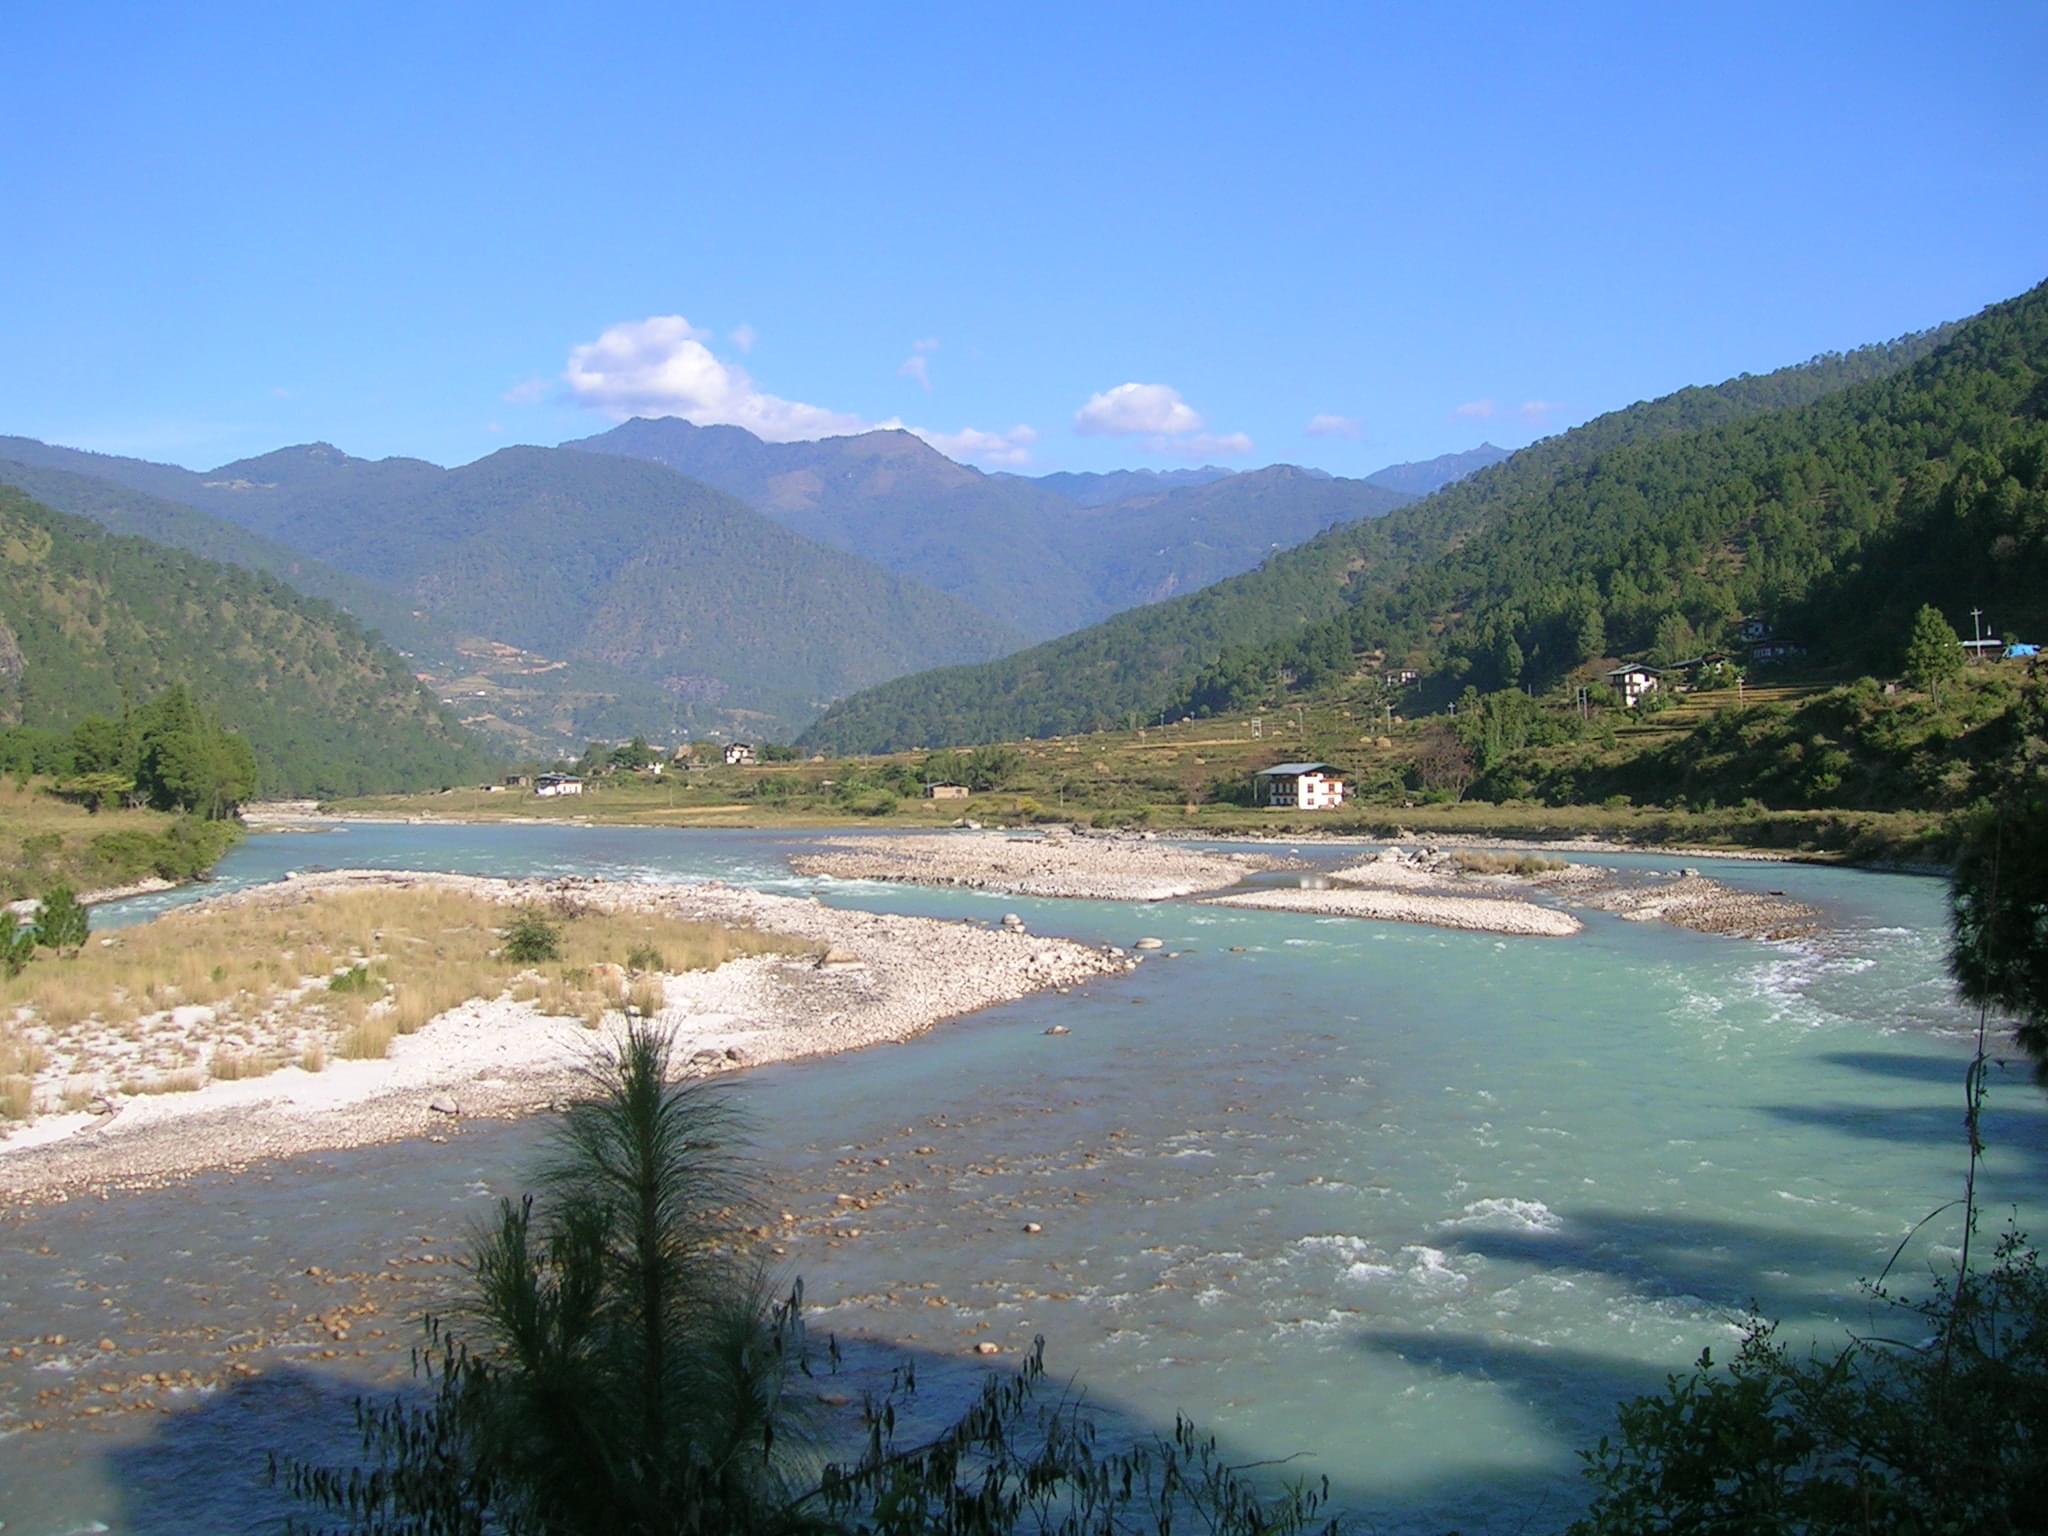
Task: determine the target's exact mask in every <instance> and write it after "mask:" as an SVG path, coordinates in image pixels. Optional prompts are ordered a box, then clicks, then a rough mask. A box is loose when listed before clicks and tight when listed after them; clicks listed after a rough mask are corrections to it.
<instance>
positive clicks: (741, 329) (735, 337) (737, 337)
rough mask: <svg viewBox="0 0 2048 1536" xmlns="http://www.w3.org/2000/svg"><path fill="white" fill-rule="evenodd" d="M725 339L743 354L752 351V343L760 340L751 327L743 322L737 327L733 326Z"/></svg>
mask: <svg viewBox="0 0 2048 1536" xmlns="http://www.w3.org/2000/svg"><path fill="white" fill-rule="evenodd" d="M726 337H727V339H728V340H730V341H731V342H732V344H733V345H734V346H736V347H738V348H739V349H740V351H741V352H742V353H743V354H744V353H747V352H751V351H753V350H754V343H755V342H756V341H757V340H759V339H760V338H759V337H758V336H757V335H756V334H755V332H754V328H753V327H752V326H751V325H748V324H747V323H746V322H745V321H744V320H743V321H741V322H740V323H739V324H738V325H736V326H734V327H733V328H732V329H731V330H730V331H727V332H726Z"/></svg>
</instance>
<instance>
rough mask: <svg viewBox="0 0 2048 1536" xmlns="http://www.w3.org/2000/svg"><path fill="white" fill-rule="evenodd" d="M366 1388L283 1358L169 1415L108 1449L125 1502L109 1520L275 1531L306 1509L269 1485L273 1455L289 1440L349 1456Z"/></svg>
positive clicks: (165, 1527) (161, 1533) (128, 1525)
mask: <svg viewBox="0 0 2048 1536" xmlns="http://www.w3.org/2000/svg"><path fill="white" fill-rule="evenodd" d="M361 1390H362V1388H361V1386H360V1384H358V1383H355V1382H351V1381H349V1380H347V1379H346V1378H344V1377H341V1376H339V1375H336V1374H334V1373H332V1372H326V1371H318V1370H312V1369H309V1368H307V1367H305V1366H301V1365H283V1366H277V1367H274V1368H272V1369H270V1370H268V1371H265V1372H264V1373H263V1374H262V1375H260V1376H251V1377H247V1378H243V1379H241V1380H238V1381H236V1382H234V1383H233V1384H232V1385H230V1386H225V1387H222V1388H221V1389H220V1390H219V1391H218V1392H215V1393H214V1394H212V1395H211V1396H210V1397H208V1398H207V1399H206V1400H205V1401H204V1402H203V1403H201V1404H199V1405H198V1406H197V1407H193V1408H188V1409H184V1410H182V1411H180V1412H175V1413H169V1414H166V1415H164V1416H163V1418H162V1419H161V1420H160V1421H159V1426H158V1428H157V1430H156V1432H155V1433H154V1434H152V1435H150V1436H148V1437H147V1438H146V1439H142V1440H139V1441H131V1442H125V1443H123V1444H120V1445H117V1446H115V1447H114V1448H113V1449H112V1450H110V1451H109V1452H108V1453H107V1456H106V1471H107V1476H108V1480H109V1482H110V1483H111V1484H112V1485H113V1490H114V1495H115V1499H116V1501H117V1509H118V1512H117V1513H116V1514H115V1515H114V1517H113V1518H112V1520H111V1521H110V1522H109V1524H110V1525H111V1527H112V1529H113V1530H116V1531H121V1532H133V1533H136V1536H173V1533H180V1536H182V1533H185V1532H198V1531H207V1532H220V1533H222V1536H227V1533H242V1532H246V1533H249V1536H256V1533H259V1532H260V1533H264V1536H273V1533H275V1532H278V1531H280V1530H282V1529H283V1528H284V1523H285V1521H286V1520H287V1518H289V1517H290V1516H292V1515H294V1514H297V1515H299V1516H300V1518H302V1519H303V1518H304V1517H305V1514H306V1509H307V1506H304V1505H300V1504H297V1503H295V1502H294V1501H293V1500H292V1499H290V1498H289V1497H288V1496H286V1495H285V1494H284V1492H283V1491H282V1490H280V1489H276V1488H272V1487H271V1486H270V1483H269V1477H268V1458H269V1454H270V1452H271V1451H272V1450H284V1449H287V1445H286V1443H285V1441H286V1437H290V1443H289V1448H290V1449H292V1450H296V1451H298V1452H300V1453H302V1454H305V1455H306V1456H308V1458H309V1459H313V1460H332V1461H334V1462H337V1463H341V1462H345V1461H347V1460H349V1459H350V1458H351V1457H352V1456H353V1453H354V1452H355V1451H356V1449H357V1446H358V1441H357V1436H356V1433H355V1428H354V1411H353V1405H354V1402H355V1399H356V1396H357V1394H358V1392H360V1391H361Z"/></svg>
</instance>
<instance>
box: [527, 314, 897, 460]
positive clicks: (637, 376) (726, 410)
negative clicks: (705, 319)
mask: <svg viewBox="0 0 2048 1536" xmlns="http://www.w3.org/2000/svg"><path fill="white" fill-rule="evenodd" d="M704 339H705V333H704V332H702V331H700V330H698V329H697V328H696V327H695V326H693V325H691V324H690V322H689V321H687V320H685V319H684V318H683V317H682V316H681V315H649V316H648V317H647V318H646V319H644V320H627V321H623V322H621V323H620V324H618V325H614V326H611V327H609V328H608V329H607V330H606V331H605V332H604V334H603V335H601V336H599V337H598V338H597V340H595V341H588V342H585V343H583V344H582V345H581V346H578V347H574V348H572V349H571V350H570V353H569V365H568V367H566V368H565V369H563V371H562V379H563V381H564V382H565V383H566V384H567V385H568V386H569V392H570V394H571V395H572V396H574V397H575V398H576V400H577V401H579V402H580V403H582V404H584V405H588V406H591V407H593V408H595V409H597V410H600V411H603V412H605V414H607V415H609V416H611V417H614V418H615V419H617V420H620V421H623V420H625V419H626V418H627V417H630V416H680V417H682V418H683V419H684V420H685V421H691V422H695V423H696V424H697V425H698V426H710V425H714V424H722V425H726V426H735V427H745V428H746V429H747V430H748V431H749V432H752V433H753V434H754V435H755V436H756V437H761V438H766V439H767V440H768V441H769V442H771V443H787V442H795V441H800V440H802V439H805V438H814V437H831V436H835V435H838V434H841V433H846V432H860V431H863V430H865V428H866V426H867V423H865V422H864V421H862V420H861V419H860V418H859V417H858V416H852V415H849V414H847V413H846V412H844V411H834V410H828V409H827V408H826V407H824V406H820V405H806V404H804V403H803V402H802V401H800V400H785V399H783V398H782V397H781V396H780V395H771V394H768V393H766V392H765V391H763V390H760V389H758V388H756V387H755V385H754V381H753V379H752V378H751V377H749V376H748V374H747V371H746V370H745V369H744V368H741V367H740V366H738V365H737V364H735V363H727V362H722V361H720V360H719V358H717V357H716V356H714V355H713V353H712V351H711V349H710V348H709V347H707V346H705V345H704Z"/></svg>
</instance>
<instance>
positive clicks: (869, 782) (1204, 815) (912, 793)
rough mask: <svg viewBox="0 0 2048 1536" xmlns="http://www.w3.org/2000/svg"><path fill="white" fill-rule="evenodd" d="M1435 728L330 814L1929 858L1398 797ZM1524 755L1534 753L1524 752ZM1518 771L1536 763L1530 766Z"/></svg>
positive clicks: (1905, 815) (1632, 755) (1100, 748)
mask: <svg viewBox="0 0 2048 1536" xmlns="http://www.w3.org/2000/svg"><path fill="white" fill-rule="evenodd" d="M1825 691H1826V690H1825V689H1824V688H1823V687H1822V686H1819V685H1813V686H1806V687H1775V688H1769V689H1749V690H1746V692H1745V696H1744V698H1743V700H1742V703H1743V705H1744V706H1746V707H1756V708H1764V709H1780V708H1782V709H1785V710H1788V711H1789V710H1792V709H1796V708H1797V707H1798V706H1799V705H1801V704H1803V703H1805V702H1806V701H1808V700H1810V699H1813V698H1816V697H1818V696H1820V695H1821V694H1823V693H1824V692H1825ZM1735 702H1736V700H1735V696H1734V694H1733V693H1732V692H1724V693H1719V694H1708V695H1702V696H1697V697H1692V698H1687V699H1682V700H1680V701H1678V702H1676V703H1674V704H1672V705H1671V706H1669V707H1667V708H1665V709H1663V710H1662V711H1660V712H1659V713H1656V714H1651V715H1644V716H1637V715H1634V714H1627V713H1620V712H1615V713H1611V714H1610V715H1609V716H1607V717H1606V718H1605V719H1604V720H1602V721H1600V722H1599V724H1598V726H1597V728H1594V729H1591V730H1589V731H1588V732H1587V733H1586V734H1585V735H1584V736H1583V738H1582V739H1579V740H1577V741H1575V742H1574V743H1572V745H1571V746H1570V747H1569V748H1568V749H1565V748H1561V749H1558V750H1557V752H1555V753H1553V754H1552V755H1553V756H1556V757H1558V758H1560V759H1562V758H1563V757H1564V756H1566V755H1567V754H1568V755H1569V756H1570V758H1571V761H1572V763H1573V764H1574V766H1576V767H1578V768H1580V769H1582V770H1584V771H1588V772H1593V773H1597V772H1600V771H1607V770H1612V769H1614V768H1617V767H1620V766H1623V765H1626V764H1628V763H1630V762H1633V761H1637V760H1641V759H1644V758H1646V757H1647V756H1648V755H1649V754H1652V753H1656V752H1660V751H1664V750H1666V749H1669V748H1671V747H1672V746H1673V744H1674V743H1676V744H1679V745H1680V746H1681V747H1682V745H1683V743H1684V742H1685V740H1686V739H1687V738H1688V736H1689V735H1690V734H1691V733H1692V732H1694V731H1695V730H1697V729H1699V727H1700V726H1701V725H1702V724H1703V723H1705V722H1707V721H1709V720H1711V719H1713V718H1715V715H1716V712H1717V711H1720V710H1722V709H1724V708H1726V707H1728V706H1731V705H1733V704H1735ZM1443 723H1444V722H1443V721H1441V720H1435V721H1404V720H1400V719H1399V718H1398V717H1394V718H1390V717H1389V716H1388V715H1387V714H1385V713H1384V712H1381V713H1378V714H1375V713H1373V712H1372V711H1369V710H1366V709H1363V708H1358V707H1349V706H1346V705H1345V704H1343V703H1324V704H1320V705H1313V706H1304V707H1302V708H1300V709H1289V710H1287V711H1285V712H1283V713H1278V714H1266V715H1260V716H1251V715H1246V716H1233V717H1218V718H1214V719H1205V720H1190V721H1183V722H1179V723H1175V724H1169V725H1155V726H1150V727H1146V728H1144V729H1140V730H1130V731H1108V732H1100V733H1095V734H1090V735H1086V736H1076V737H1066V738H1058V737H1056V738H1051V739H1048V740H1043V741H1020V742H1011V743H1007V744H1005V746H1004V748H1003V749H1002V750H1003V752H1004V753H1005V754H1006V757H1007V759H1008V761H1007V764H1006V766H1005V767H1004V769H1003V771H1002V773H1001V776H1000V780H999V782H1000V783H1001V786H1002V787H1001V788H1000V789H991V790H986V791H983V792H981V793H977V794H974V795H972V796H970V797H969V798H967V799H964V800H961V799H949V800H930V799H925V798H923V797H922V795H921V793H920V791H919V784H918V781H919V779H920V778H921V777H922V776H923V775H924V773H925V771H926V765H927V764H928V762H929V761H930V759H931V757H932V754H929V753H923V752H916V753H901V754H897V755H895V756H892V757H874V758H841V759H831V760H822V761H820V760H813V761H809V762H801V763H779V764H761V765H759V766H750V767H726V766H723V765H718V766H713V767H708V768H702V769H695V770H691V771H687V772H685V771H670V772H668V773H665V774H663V775H662V776H661V777H659V778H641V777H633V776H615V777H613V778H610V779H606V780H602V781H593V782H592V783H591V784H590V786H589V787H588V790H587V792H586V793H585V794H583V795H581V796H578V797H568V798H553V799H542V798H539V797H537V796H535V795H533V794H531V793H529V792H523V791H518V790H506V791H502V792H497V793H491V792H486V791H484V790H482V789H477V788H472V789H457V790H451V791H447V792H444V793H439V794H429V795H412V796H391V797H381V798H376V799H365V800H355V801H346V802H342V803H340V805H339V806H337V807H336V808H337V809H342V810H348V811H356V812H363V813H369V814H380V815H393V816H426V817H460V818H474V819H481V820H552V821H589V822H599V823H607V822H609V823H630V824H637V825H656V826H748V827H790V828H807V827H808V828H830V827H841V826H877V825H880V826H897V827H906V828H925V827H943V826H950V825H953V824H955V823H956V822H958V821H961V820H963V819H964V820H971V821H975V822H979V823H981V824H983V825H987V826H1020V825H1031V824H1034V823H1040V822H1057V821H1075V822H1081V823H1089V824H1093V825H1096V826H1105V827H1106V826H1133V827H1146V828H1150V829H1153V830H1156V831H1158V832H1160V833H1162V834H1164V835H1174V836H1191V837H1202V836H1210V837H1229V836H1244V835H1258V836H1298V835H1304V834H1308V835H1313V834H1317V833H1323V834H1352V835H1365V836H1378V837H1391V836H1395V835H1413V836H1419V837H1430V836H1443V837H1450V836H1466V837H1475V838H1488V837H1491V838H1503V839H1518V840H1519V839H1528V840H1556V839H1566V838H1600V839H1606V840H1611V841H1616V842H1622V843H1632V844H1642V845H1646V846H1652V845H1684V846H1700V847H1720V848H1729V849H1757V850H1772V851H1778V852H1785V853H1799V854H1803V855H1807V856H1813V857H1845V858H1860V859H1900V860H1910V861H1919V860H1924V859H1930V858H1939V857H1940V854H1941V846H1940V845H1941V838H1942V830H1941V829H1942V825H1943V821H1944V818H1943V817H1942V816H1941V815H1939V814H1937V813H1935V812H1929V811H1911V810H1907V811H1899V810H1892V811H1885V810H1826V809H1813V808H1790V809H1783V808H1781V809H1766V808H1764V807H1762V806H1759V805H1754V804H1750V805H1735V806H1731V807H1728V808H1725V809H1724V808H1714V807H1700V806H1690V805H1656V804H1647V803H1645V804H1635V803H1629V802H1628V801H1626V799H1625V798H1624V797H1610V799H1609V800H1608V801H1607V802H1606V803H1601V804H1564V805H1557V804H1548V803H1544V802H1542V801H1540V800H1536V799H1509V800H1507V801H1505V802H1502V803H1495V802H1491V801H1478V800H1464V801H1457V800H1450V799H1446V798H1444V797H1442V796H1429V795H1424V794H1421V793H1419V792H1418V791H1416V790H1415V789H1413V788H1411V787H1410V784H1411V781H1412V778H1413V773H1412V768H1413V765H1414V764H1415V762H1416V759H1417V757H1418V755H1419V754H1420V752H1421V751H1422V750H1423V747H1424V744H1425V741H1426V739H1427V735H1428V733H1429V732H1430V731H1431V730H1433V729H1437V728H1440V727H1441V726H1442V725H1443ZM1297 758H1300V759H1311V760H1325V761H1330V762H1333V763H1336V764H1338V765H1339V766H1340V767H1342V768H1343V769H1344V771H1345V772H1346V774H1347V775H1348V776H1349V778H1350V779H1351V782H1352V784H1353V787H1354V799H1353V802H1352V803H1351V804H1349V805H1347V806H1346V807H1345V808H1344V809H1343V810H1341V811H1337V812H1299V811H1285V810H1264V809H1255V808H1253V807H1251V806H1248V805H1243V804H1238V803H1233V802H1234V801H1236V800H1240V799H1242V798H1243V794H1242V791H1243V788H1244V786H1246V785H1247V784H1248V783H1249V780H1250V777H1251V775H1252V773H1253V772H1255V771H1256V770H1257V769H1259V768H1262V767H1266V766H1269V765H1271V764H1273V763H1276V762H1281V761H1286V760H1288V759H1297ZM1538 758H1540V754H1538ZM1532 760H1535V759H1532Z"/></svg>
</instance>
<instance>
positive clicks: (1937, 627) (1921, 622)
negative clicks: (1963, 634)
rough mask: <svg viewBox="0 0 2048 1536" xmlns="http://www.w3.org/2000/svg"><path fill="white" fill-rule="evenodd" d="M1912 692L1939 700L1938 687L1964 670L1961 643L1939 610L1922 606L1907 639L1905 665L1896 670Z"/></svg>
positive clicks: (1939, 688)
mask: <svg viewBox="0 0 2048 1536" xmlns="http://www.w3.org/2000/svg"><path fill="white" fill-rule="evenodd" d="M1899 670H1900V671H1901V672H1902V673H1903V674H1904V675H1905V678H1906V681H1907V682H1909V683H1911V684H1912V685H1913V686H1914V687H1915V688H1918V689H1920V690H1921V691H1922V692H1925V693H1928V694H1931V695H1933V696H1934V697H1936V698H1939V697H1940V696H1941V685H1942V684H1943V683H1945V682H1947V681H1948V680H1949V679H1951V678H1952V677H1954V676H1955V675H1956V674H1957V673H1958V672H1960V671H1962V670H1963V651H1962V640H1961V639H1960V637H1958V636H1957V634H1956V632H1955V631H1954V630H1953V629H1951V628H1949V623H1948V620H1947V619H1944V618H1943V617H1942V616H1941V610H1940V609H1939V608H1937V607H1935V606H1934V605H1933V604H1932V603H1923V604H1922V605H1921V607H1920V611H1919V612H1918V613H1916V614H1914V615H1913V629H1912V632H1911V633H1910V634H1908V635H1907V636H1906V655H1905V665H1904V666H1902V667H1901V668H1900V669H1899Z"/></svg>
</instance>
